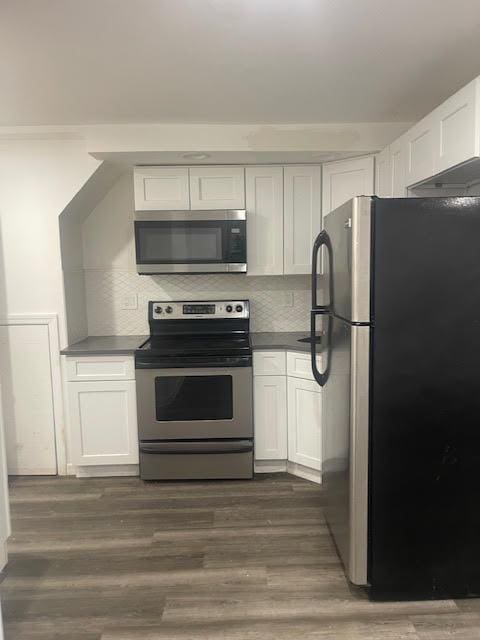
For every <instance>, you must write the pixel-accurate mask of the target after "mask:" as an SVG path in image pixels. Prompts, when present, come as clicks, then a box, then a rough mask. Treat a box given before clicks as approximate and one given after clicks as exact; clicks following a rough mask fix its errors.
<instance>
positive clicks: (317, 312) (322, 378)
mask: <svg viewBox="0 0 480 640" xmlns="http://www.w3.org/2000/svg"><path fill="white" fill-rule="evenodd" d="M317 316H325V318H326V319H327V322H328V328H327V331H326V332H325V336H326V338H327V349H326V356H327V362H326V365H325V369H324V371H323V373H321V372H320V371H319V370H318V366H317V341H316V340H315V335H316V317H317ZM331 328H332V322H331V316H330V315H329V314H327V313H326V312H325V310H324V309H312V310H311V312H310V356H311V362H312V373H313V377H314V378H315V380H316V381H317V382H318V384H319V385H320V386H321V387H324V386H325V385H326V384H327V380H328V378H329V376H330V363H331V357H332V349H331V334H332V331H331Z"/></svg>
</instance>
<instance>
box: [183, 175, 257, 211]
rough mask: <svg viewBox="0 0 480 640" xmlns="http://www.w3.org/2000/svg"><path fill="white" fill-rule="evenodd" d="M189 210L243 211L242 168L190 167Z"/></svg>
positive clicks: (243, 178)
mask: <svg viewBox="0 0 480 640" xmlns="http://www.w3.org/2000/svg"><path fill="white" fill-rule="evenodd" d="M189 171H190V207H191V209H245V169H244V168H243V167H229V166H222V167H190V170H189Z"/></svg>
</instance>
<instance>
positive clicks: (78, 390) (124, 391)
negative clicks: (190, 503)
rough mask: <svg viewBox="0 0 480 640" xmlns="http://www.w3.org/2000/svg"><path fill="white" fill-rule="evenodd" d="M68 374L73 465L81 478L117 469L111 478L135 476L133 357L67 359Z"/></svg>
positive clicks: (136, 432) (135, 416) (135, 406)
mask: <svg viewBox="0 0 480 640" xmlns="http://www.w3.org/2000/svg"><path fill="white" fill-rule="evenodd" d="M64 374H65V380H66V382H65V388H66V396H67V412H68V413H67V421H68V432H69V449H70V462H71V464H73V465H74V467H76V468H77V469H76V471H77V475H78V474H79V473H83V472H82V468H84V470H85V472H86V470H87V469H88V470H89V471H88V473H89V474H93V475H96V473H97V472H98V473H99V474H100V475H103V474H104V472H105V470H108V469H109V468H110V469H111V470H112V471H113V470H114V468H115V473H113V475H117V474H118V473H119V470H120V469H122V470H123V471H122V472H121V473H120V475H124V474H125V470H127V469H130V470H132V472H133V470H134V469H135V467H132V466H130V467H129V466H128V465H138V431H137V393H136V386H135V369H134V362H133V357H132V356H104V357H101V356H100V357H99V356H81V357H67V358H66V362H65V367H64ZM125 465H127V466H125ZM93 467H96V468H97V469H93ZM100 469H101V470H103V471H101V472H100V471H99V470H100ZM127 475H128V474H127Z"/></svg>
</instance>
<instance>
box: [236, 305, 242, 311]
mask: <svg viewBox="0 0 480 640" xmlns="http://www.w3.org/2000/svg"><path fill="white" fill-rule="evenodd" d="M235 311H238V313H240V311H243V307H242V305H241V304H237V306H236V307H235Z"/></svg>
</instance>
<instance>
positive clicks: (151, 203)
mask: <svg viewBox="0 0 480 640" xmlns="http://www.w3.org/2000/svg"><path fill="white" fill-rule="evenodd" d="M133 181H134V192H135V210H136V211H155V210H162V209H165V210H172V209H173V210H178V209H180V210H181V209H190V195H189V191H188V168H187V167H135V169H134V172H133Z"/></svg>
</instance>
